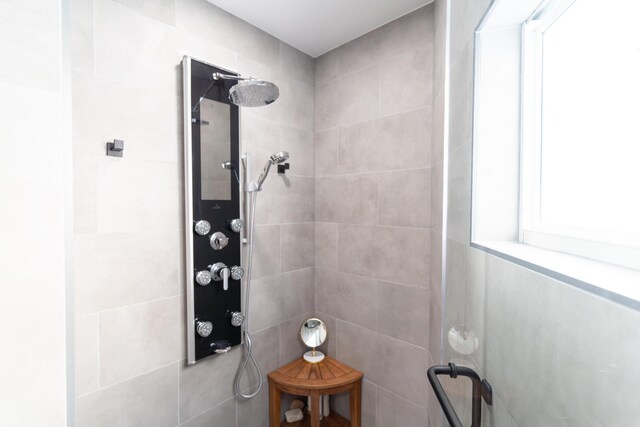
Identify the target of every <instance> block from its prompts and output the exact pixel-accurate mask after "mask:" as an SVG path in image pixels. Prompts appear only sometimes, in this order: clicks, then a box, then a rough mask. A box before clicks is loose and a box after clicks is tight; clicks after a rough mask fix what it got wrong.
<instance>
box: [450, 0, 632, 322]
mask: <svg viewBox="0 0 640 427" xmlns="http://www.w3.org/2000/svg"><path fill="white" fill-rule="evenodd" d="M558 1H559V0H548V1H547V2H546V3H545V4H544V5H543V6H542V7H540V0H518V1H504V0H492V2H491V4H490V6H489V8H488V9H487V11H486V13H485V15H484V16H483V17H482V19H481V20H480V22H479V23H478V26H477V28H476V31H475V40H474V58H473V70H474V71H473V136H472V138H473V139H472V164H473V167H472V188H471V199H472V202H471V229H470V236H469V244H470V246H471V247H472V248H474V249H477V250H481V251H484V252H487V253H489V254H491V255H494V256H497V257H500V258H503V259H505V260H507V261H510V262H513V263H516V264H518V265H520V266H522V267H523V268H527V269H530V270H532V271H535V272H537V273H539V274H543V275H546V276H548V277H551V278H554V279H556V280H558V281H560V282H561V283H564V284H567V285H570V286H574V287H576V288H579V289H581V290H583V291H585V292H589V293H592V294H595V295H598V296H600V297H602V298H605V299H608V300H611V301H615V302H617V303H619V304H622V305H625V306H627V307H629V308H632V309H634V310H638V311H640V286H638V283H640V270H638V269H634V268H629V267H622V266H620V265H621V264H625V265H630V263H629V262H628V261H635V260H640V256H637V255H636V254H635V253H633V251H632V252H630V253H628V254H627V255H625V256H626V258H625V256H621V255H620V254H619V253H618V254H616V255H612V256H613V257H614V258H615V259H609V260H607V259H606V258H605V259H604V261H605V262H603V261H598V260H596V259H595V258H596V257H594V256H592V254H590V253H589V252H588V251H589V250H590V249H589V247H588V246H589V243H585V242H586V241H587V240H585V239H584V237H585V235H584V234H583V235H581V236H580V238H579V239H577V240H579V241H577V242H576V241H572V240H571V239H570V237H571V236H568V237H569V238H567V236H564V237H563V239H557V238H556V236H557V235H558V234H557V233H550V234H552V235H553V236H552V239H555V243H554V244H553V249H549V247H551V246H550V245H547V243H546V242H545V241H541V240H542V239H538V237H540V236H542V237H543V238H546V237H547V236H543V234H544V233H543V231H548V232H553V231H554V230H541V229H537V230H531V229H530V228H529V227H530V225H531V217H530V216H527V215H524V213H525V212H526V213H527V214H530V213H531V209H532V206H533V205H532V204H531V199H530V198H529V197H530V194H531V192H530V190H529V189H530V188H533V190H534V191H535V188H536V187H535V185H536V184H535V183H536V182H539V180H536V178H535V177H536V171H535V170H534V169H533V167H534V165H535V164H536V162H535V160H536V150H535V147H536V145H535V143H536V140H535V138H536V135H537V134H538V133H539V132H538V133H536V132H537V131H536V129H540V128H536V127H535V126H536V120H538V121H539V119H540V117H539V116H536V115H535V114H533V115H532V114H530V113H529V111H533V112H535V111H539V110H537V109H538V107H539V106H540V99H539V98H538V99H536V98H535V97H534V98H531V96H530V95H531V93H534V94H535V93H536V92H535V91H536V84H538V85H539V82H538V83H536V80H535V79H531V80H529V81H526V79H527V78H529V77H531V75H530V74H529V73H525V74H524V75H523V70H526V69H530V66H531V65H530V62H531V61H532V60H535V59H536V57H535V55H534V56H533V57H527V56H525V55H523V52H524V50H525V47H529V46H528V45H527V43H532V42H535V40H532V38H531V35H532V34H525V31H526V30H531V29H533V28H532V27H533V26H531V27H528V28H525V24H527V23H531V21H539V22H536V23H535V24H537V25H540V24H541V23H543V20H544V19H547V18H548V19H552V18H551V15H550V14H549V13H550V11H551V9H546V8H547V7H551V6H553V5H558V4H560V3H558ZM566 1H567V2H570V1H573V0H566ZM558 10H562V9H561V8H560V9H558ZM538 11H541V12H542V13H538ZM527 36H528V37H527ZM534 52H535V51H534ZM538 58H539V56H538ZM534 66H536V65H535V64H534ZM537 66H538V67H539V64H538V65H537ZM534 70H535V68H534ZM538 76H540V74H539V73H538ZM532 99H533V101H532ZM452 114H453V113H452ZM532 127H533V133H531V132H532V131H531V128H532ZM527 135H533V138H534V140H533V143H532V142H531V140H529V141H527V142H526V143H525V144H527V143H528V144H529V145H523V137H526V136H527ZM537 141H538V142H537V144H539V139H538V140H537ZM530 159H533V161H531V160H530ZM538 160H539V159H538ZM537 173H538V176H539V171H538V172H537ZM532 186H533V187H532ZM537 191H539V188H538V190H537ZM525 194H526V195H527V196H524V195H525ZM534 194H535V193H534ZM452 205H455V201H454V202H452ZM459 210H460V209H459ZM454 212H455V211H454ZM460 213H461V211H459V212H455V213H454V214H452V215H459V214H460ZM457 220H462V219H461V218H457ZM528 231H534V233H530V232H528ZM525 232H527V233H525ZM525 234H526V241H527V244H524V243H523V241H524V240H525V239H524V235H525ZM586 237H590V236H586ZM618 237H619V239H620V238H621V236H618ZM448 238H449V239H453V240H458V241H460V242H462V243H464V241H465V238H464V236H461V235H460V234H459V233H454V234H451V235H449V236H448ZM609 238H611V235H610V236H609ZM624 238H626V239H628V238H629V236H624ZM590 240H592V241H598V236H593V238H592V239H590ZM558 241H560V243H558ZM567 241H568V242H569V243H570V244H571V245H572V247H573V249H575V247H576V246H578V247H579V248H580V249H581V250H583V251H585V252H582V253H576V252H575V251H572V250H570V249H571V248H565V247H563V246H562V242H567ZM615 242H618V243H620V242H621V243H623V244H624V243H626V242H624V241H616V240H614V243H615ZM623 246H624V245H623ZM597 251H599V252H602V246H600V247H599V248H598V249H597ZM604 253H609V254H614V253H615V252H614V251H613V250H611V248H607V249H605V250H604ZM577 255H580V256H577ZM599 259H601V260H602V259H603V258H599ZM625 259H626V261H625ZM621 260H622V261H621Z"/></svg>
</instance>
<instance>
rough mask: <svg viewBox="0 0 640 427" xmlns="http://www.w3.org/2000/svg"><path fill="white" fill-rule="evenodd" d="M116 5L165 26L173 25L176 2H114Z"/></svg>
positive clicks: (123, 0)
mask: <svg viewBox="0 0 640 427" xmlns="http://www.w3.org/2000/svg"><path fill="white" fill-rule="evenodd" d="M114 1H116V2H117V3H120V4H122V5H125V6H127V7H130V8H131V9H133V10H135V11H137V12H140V13H142V14H143V15H147V16H149V17H150V18H153V19H157V20H158V21H162V22H164V23H166V24H169V25H173V24H174V22H175V13H176V7H175V6H176V5H175V3H176V1H175V0H160V1H153V2H149V1H144V0H114Z"/></svg>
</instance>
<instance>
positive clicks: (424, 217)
mask: <svg viewBox="0 0 640 427" xmlns="http://www.w3.org/2000/svg"><path fill="white" fill-rule="evenodd" d="M379 177H380V178H379V183H380V186H379V190H378V191H379V194H378V197H379V201H380V206H379V220H378V223H379V224H380V225H390V226H397V227H419V228H428V227H429V226H430V225H431V170H430V169H415V170H409V171H399V172H390V173H383V174H380V175H379ZM399 189H402V191H398V190H399Z"/></svg>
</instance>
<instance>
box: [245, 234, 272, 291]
mask: <svg viewBox="0 0 640 427" xmlns="http://www.w3.org/2000/svg"><path fill="white" fill-rule="evenodd" d="M280 236H281V234H280V226H279V225H260V226H256V227H255V230H254V232H253V272H252V277H253V278H254V279H259V278H261V277H267V276H274V275H276V274H279V273H280V271H281V267H280V265H281V264H280V263H281V252H280V248H281V245H280ZM246 250H248V248H247V249H246ZM247 256H248V255H247Z"/></svg>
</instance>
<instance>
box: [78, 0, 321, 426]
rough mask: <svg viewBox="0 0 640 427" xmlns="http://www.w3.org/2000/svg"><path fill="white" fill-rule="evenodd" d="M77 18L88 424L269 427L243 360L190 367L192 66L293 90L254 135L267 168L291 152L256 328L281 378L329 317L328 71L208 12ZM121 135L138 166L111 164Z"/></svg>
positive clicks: (248, 144) (267, 198)
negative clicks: (320, 110) (324, 265)
mask: <svg viewBox="0 0 640 427" xmlns="http://www.w3.org/2000/svg"><path fill="white" fill-rule="evenodd" d="M71 16H72V42H73V46H72V47H73V58H72V65H73V80H72V81H73V89H72V90H73V104H74V109H73V140H74V182H75V189H74V191H75V201H76V204H75V251H76V261H75V265H76V271H75V275H76V291H75V294H76V380H77V381H76V386H77V425H78V426H79V427H82V426H91V427H96V426H110V427H111V426H115V425H128V426H151V425H153V426H167V427H173V426H177V425H184V426H190V427H194V426H211V425H216V426H221V427H222V426H224V427H231V426H236V423H237V425H238V426H243V427H245V426H246V427H250V426H262V425H264V424H265V422H266V420H267V417H266V410H267V406H266V396H267V394H266V388H265V390H264V392H263V393H262V394H261V395H260V396H259V397H258V398H256V399H254V400H252V401H249V402H246V401H240V400H238V401H236V399H235V398H234V397H233V396H234V394H233V390H232V381H233V375H234V373H235V370H236V368H237V366H238V364H239V360H240V353H241V350H240V349H239V348H236V349H234V350H232V351H231V352H230V353H229V354H228V355H226V356H224V357H214V358H210V359H208V360H203V361H201V362H199V363H198V364H197V365H196V366H194V367H189V368H187V367H185V345H186V344H185V333H184V330H185V326H184V315H183V307H184V277H183V276H184V260H183V252H184V249H183V245H184V242H183V234H184V225H183V224H184V220H183V214H182V206H183V190H182V185H183V179H182V174H183V171H182V161H183V158H182V147H183V142H182V120H183V116H182V114H183V112H182V99H181V94H182V77H181V73H182V69H181V66H180V61H181V59H182V56H183V55H190V56H193V57H195V58H198V59H201V60H204V61H206V62H210V63H212V64H216V65H220V66H222V67H226V68H229V69H233V70H237V71H239V72H241V73H244V74H250V75H255V76H258V77H260V78H264V79H268V80H272V81H274V82H275V83H277V84H278V85H279V86H280V88H281V94H282V95H281V98H280V99H279V100H278V102H276V103H274V104H272V105H271V106H268V107H262V108H257V109H243V112H242V124H241V137H242V143H243V144H244V149H245V151H249V152H251V153H252V154H253V158H254V165H255V169H256V171H257V170H258V169H260V168H261V167H262V165H263V164H264V162H265V161H266V160H267V158H268V155H269V154H271V153H272V152H275V151H278V150H280V149H285V150H288V151H290V153H291V170H290V171H288V173H287V175H286V177H280V176H278V175H277V174H275V173H273V174H272V175H271V176H270V177H269V179H268V180H267V182H266V183H265V186H264V191H262V192H261V193H260V195H259V197H258V209H257V223H258V226H257V227H256V249H255V252H256V253H255V273H254V278H255V279H256V280H255V281H254V283H253V287H254V289H253V294H252V308H253V309H252V316H251V329H252V331H253V332H254V347H255V350H256V354H257V355H258V360H259V363H260V364H261V365H262V368H263V371H264V372H265V373H266V372H268V371H270V370H272V369H274V368H276V367H277V366H278V365H279V364H281V363H284V362H288V361H289V360H292V359H293V358H295V357H297V356H299V354H300V350H301V349H300V346H299V344H298V341H297V339H296V338H297V335H296V333H297V329H298V327H299V325H300V324H301V323H302V320H303V319H304V318H305V317H306V316H308V315H310V314H312V312H313V263H314V257H313V244H312V243H311V242H312V241H313V235H314V225H313V215H314V204H313V198H314V195H313V193H314V178H313V174H314V173H313V169H314V161H313V158H314V149H313V143H314V134H313V127H314V115H313V111H314V91H315V88H314V72H315V71H314V61H313V59H312V58H310V57H309V56H307V55H305V54H303V53H301V52H299V51H297V50H295V49H293V48H292V47H290V46H288V45H286V44H284V43H282V42H280V41H279V40H277V39H276V38H274V37H272V36H270V35H268V34H266V33H264V32H262V31H260V30H258V29H256V28H255V27H252V26H250V25H248V24H247V23H245V22H243V21H241V20H239V19H237V18H235V17H233V16H231V15H229V14H227V13H225V12H223V11H222V10H220V9H218V8H216V7H215V6H213V5H211V4H210V3H208V2H206V1H205V0H179V1H178V0H176V1H174V0H161V1H155V2H146V1H145V2H140V1H133V0H117V1H112V0H74V1H72V11H71ZM114 138H118V139H123V140H124V141H125V151H124V157H123V158H114V157H106V156H105V143H106V142H107V141H110V140H113V139H114ZM252 381H254V382H255V377H254V378H252ZM245 385H247V384H246V382H245Z"/></svg>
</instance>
